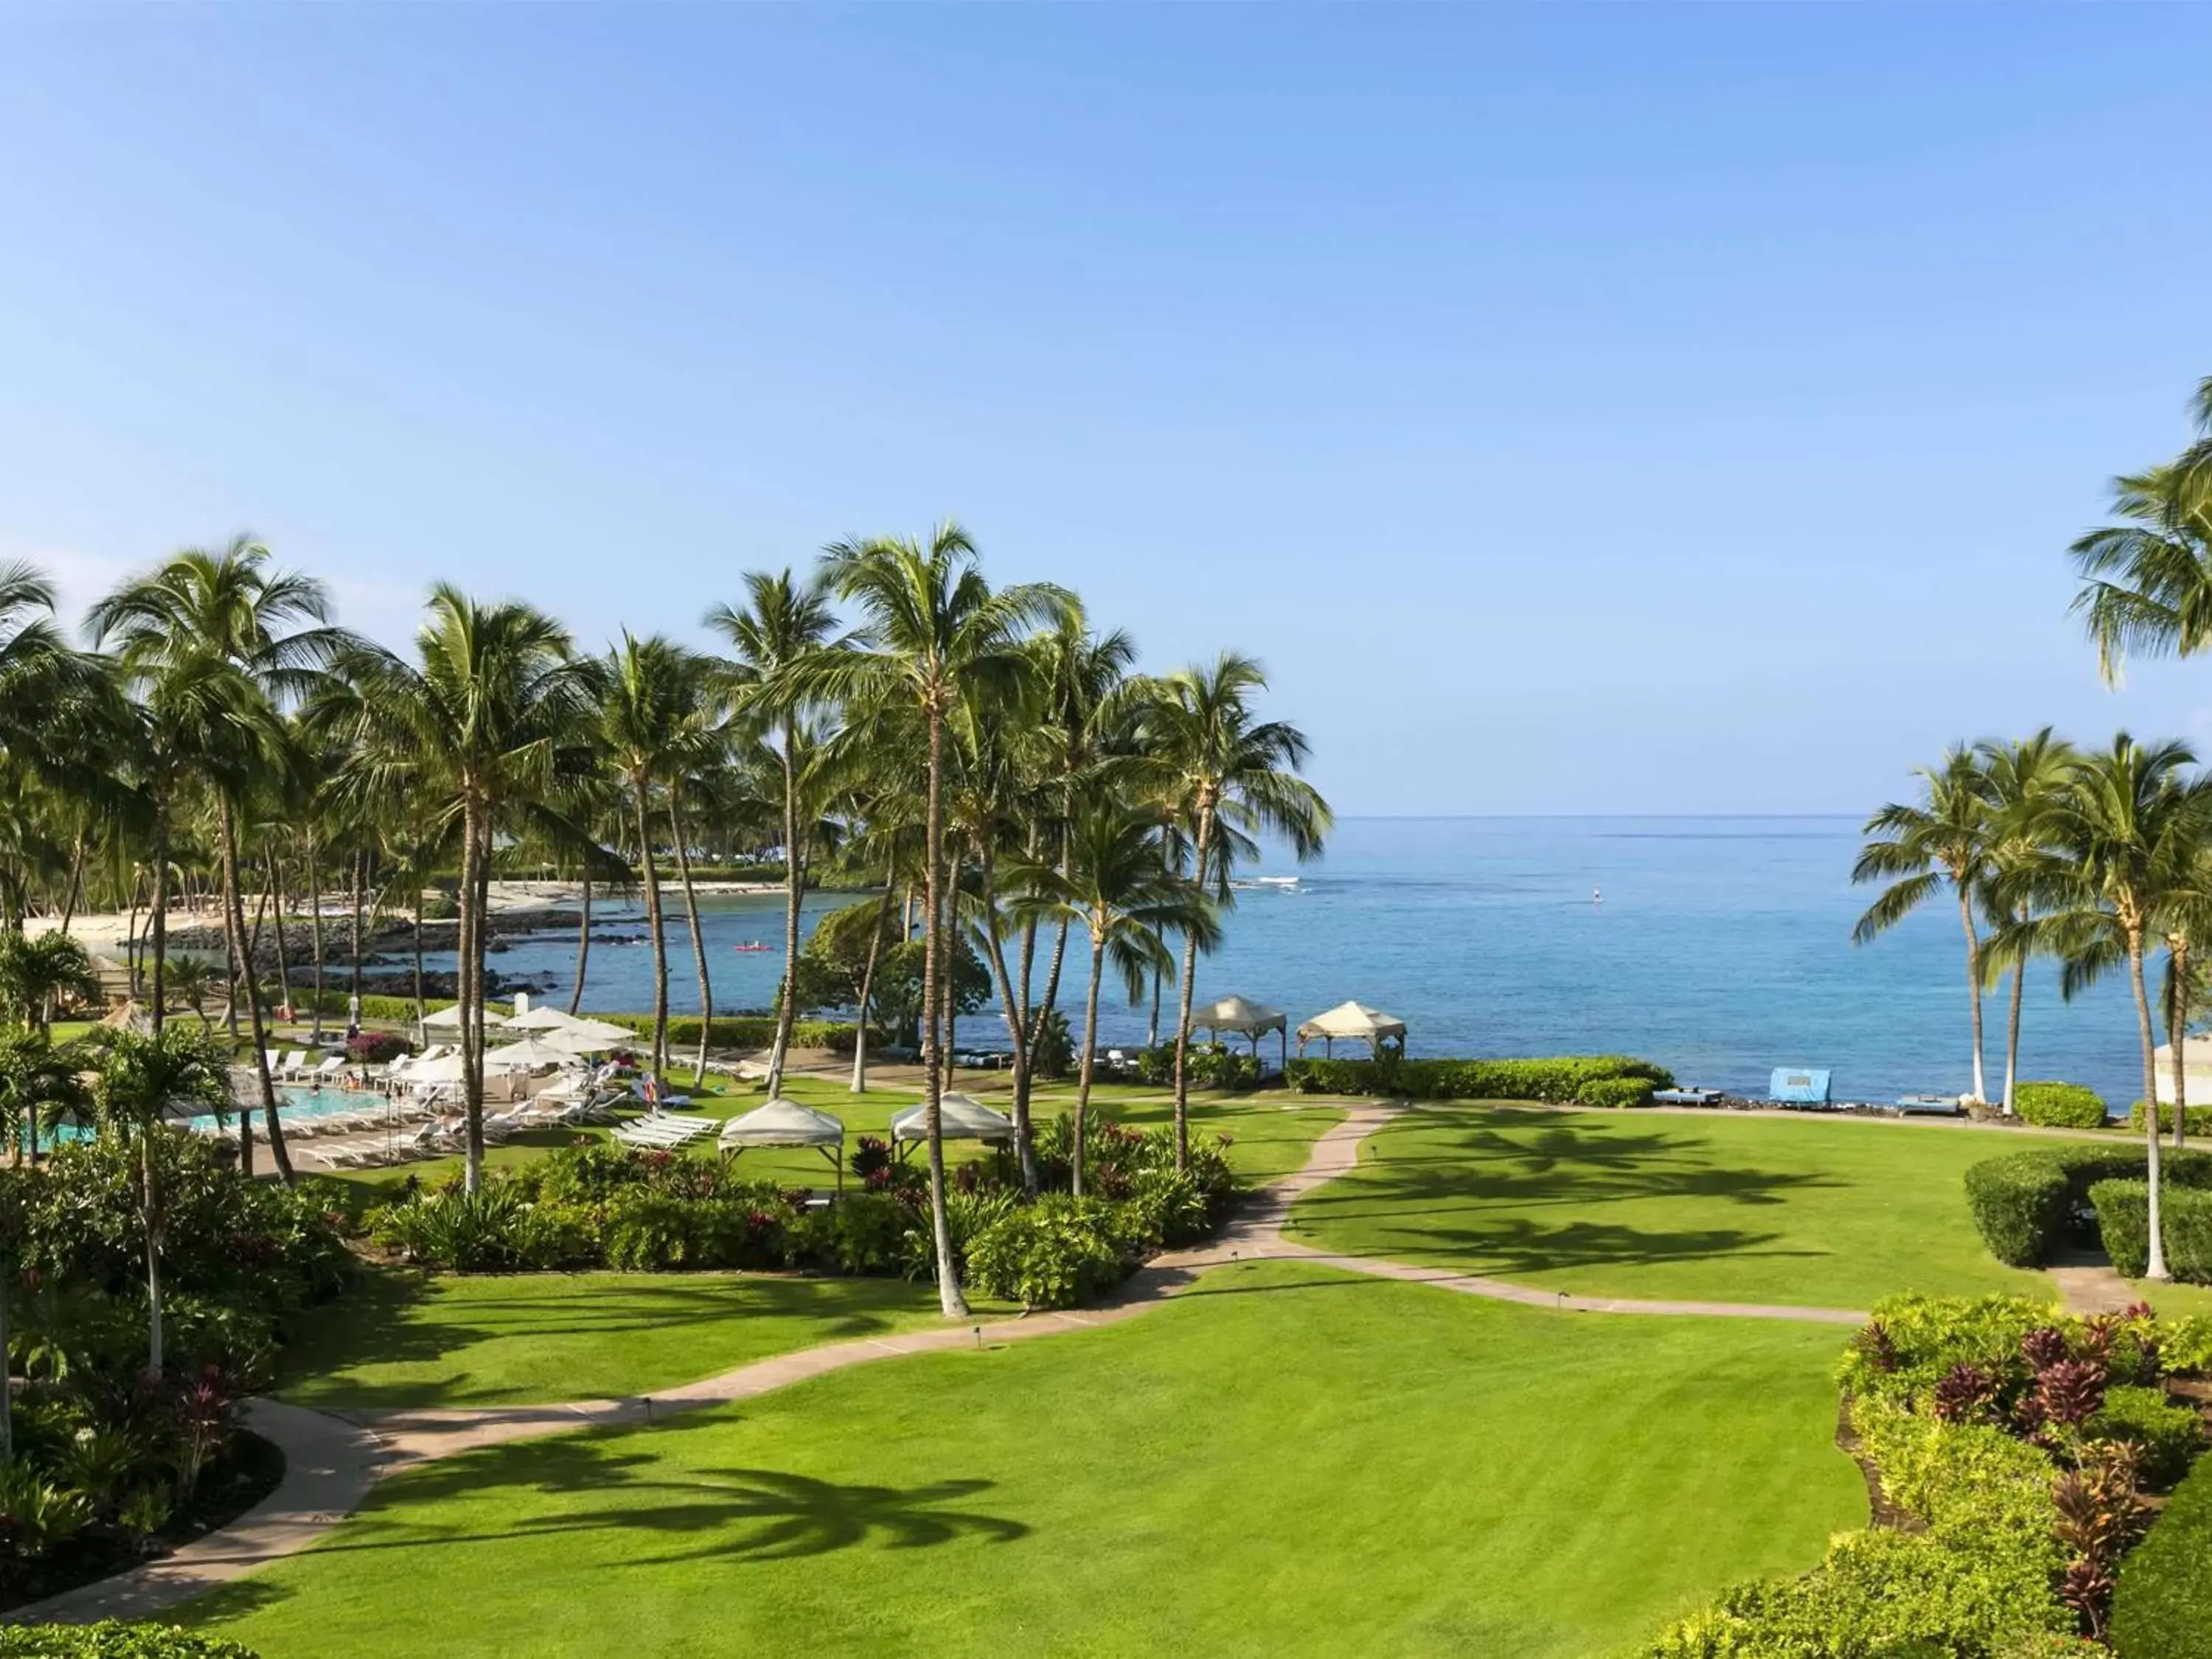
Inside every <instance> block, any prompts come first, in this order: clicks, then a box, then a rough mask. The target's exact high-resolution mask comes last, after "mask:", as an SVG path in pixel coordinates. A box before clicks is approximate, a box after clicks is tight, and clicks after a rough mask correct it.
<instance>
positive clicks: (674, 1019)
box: [592, 1014, 854, 1054]
mask: <svg viewBox="0 0 2212 1659" xmlns="http://www.w3.org/2000/svg"><path fill="white" fill-rule="evenodd" d="M592 1018H594V1019H603V1020H605V1021H606V1022H607V1023H608V1024H611V1025H626V1026H628V1027H629V1029H630V1030H633V1031H635V1032H636V1033H637V1034H638V1035H639V1036H641V1037H649V1036H652V1035H653V1016H652V1015H651V1014H594V1015H592ZM668 1041H669V1043H670V1045H671V1047H674V1048H690V1047H691V1046H692V1045H694V1044H696V1042H698V1041H699V1016H698V1015H696V1014H672V1015H671V1016H670V1017H669V1020H668ZM791 1041H792V1045H793V1047H794V1048H827V1049H829V1050H831V1051H832V1052H833V1053H836V1054H851V1053H852V1052H853V1042H854V1027H853V1026H852V1025H851V1024H848V1023H844V1022H840V1021H836V1020H826V1019H801V1020H794V1021H793V1023H792V1027H791ZM772 1042H775V1016H774V1015H772V1014H728V1015H717V1016H716V1017H715V1018H714V1031H713V1033H712V1034H711V1035H710V1036H708V1044H709V1045H710V1046H711V1047H714V1048H767V1047H768V1046H769V1044H770V1043H772Z"/></svg>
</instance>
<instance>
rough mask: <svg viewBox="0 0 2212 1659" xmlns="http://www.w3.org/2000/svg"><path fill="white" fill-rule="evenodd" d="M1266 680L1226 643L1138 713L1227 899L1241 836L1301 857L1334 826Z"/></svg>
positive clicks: (1199, 865) (1183, 1155) (1180, 1090)
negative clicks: (1260, 704) (1268, 716)
mask: <svg viewBox="0 0 2212 1659" xmlns="http://www.w3.org/2000/svg"><path fill="white" fill-rule="evenodd" d="M1264 690H1267V673H1266V671H1265V670H1263V669H1262V668H1261V666H1260V665H1259V664H1258V663H1257V662H1255V661H1254V660H1253V659H1251V658H1249V657H1244V656H1240V655H1238V654H1237V653H1235V652H1231V651H1225V652H1223V653H1221V654H1220V655H1219V656H1218V658H1216V659H1214V661H1213V662H1212V665H1208V666H1202V667H1191V668H1186V669H1182V670H1181V671H1178V672H1176V673H1174V674H1170V675H1169V676H1168V677H1167V678H1164V679H1163V680H1160V681H1158V682H1156V683H1155V684H1154V687H1153V689H1152V696H1150V698H1149V699H1148V700H1147V704H1146V708H1145V710H1144V712H1143V714H1141V715H1140V716H1139V720H1140V732H1141V736H1140V737H1139V748H1140V750H1142V751H1143V753H1144V755H1145V759H1146V763H1147V764H1148V765H1149V766H1150V767H1152V768H1153V769H1156V770H1157V771H1158V773H1159V774H1160V775H1162V777H1163V780H1164V783H1165V786H1166V790H1165V793H1166V796H1167V799H1169V800H1170V802H1171V803H1172V805H1173V809H1174V811H1175V813H1176V818H1177V820H1178V827H1179V828H1180V829H1181V830H1182V833H1183V834H1184V836H1186V837H1187V838H1188V842H1189V844H1190V846H1191V848H1193V849H1194V858H1195V860H1196V869H1195V871H1194V875H1193V880H1194V882H1195V884H1197V886H1198V887H1199V888H1200V890H1203V891H1205V892H1207V893H1209V894H1211V895H1213V896H1215V897H1216V898H1218V899H1219V900H1222V901H1224V902H1226V900H1227V897H1228V893H1229V875H1230V867H1231V862H1232V860H1233V859H1234V857H1235V855H1236V852H1237V846H1238V843H1239V842H1240V840H1242V839H1243V838H1245V837H1249V836H1251V835H1253V834H1255V833H1261V832H1264V833H1268V834H1273V835H1275V836H1280V837H1282V838H1283V839H1284V840H1285V841H1286V842H1289V843H1290V847H1291V852H1292V853H1293V854H1295V855H1296V856H1297V858H1298V859H1299V860H1306V859H1310V858H1313V857H1316V855H1318V854H1319V853H1320V852H1321V849H1322V841H1323V839H1324V838H1325V837H1326V836H1328V831H1329V828H1330V816H1329V810H1328V802H1327V801H1325V800H1323V799H1322V798H1321V795H1320V793H1319V792H1318V791H1316V789H1315V788H1314V787H1313V786H1312V785H1311V784H1310V783H1308V782H1306V781H1304V779H1303V778H1301V777H1299V776H1298V775H1297V771H1298V768H1299V767H1300V766H1301V765H1303V764H1304V761H1305V757H1306V739H1305V736H1304V733H1303V732H1300V731H1299V730H1298V728H1297V726H1292V725H1290V724H1289V723H1288V722H1286V721H1283V720H1259V719H1256V718H1255V715H1254V714H1253V711H1252V698H1253V696H1255V694H1256V693H1259V692H1261V691H1264ZM1199 944H1200V940H1199V939H1198V937H1197V936H1196V935H1194V934H1189V933H1186V934H1185V935H1184V936H1183V941H1182V980H1181V984H1180V986H1179V987H1178V990H1177V1014H1176V1065H1175V1130H1176V1167H1177V1168H1178V1169H1182V1168H1186V1167H1188V1164H1189V1161H1190V1005H1191V995H1192V992H1193V989H1194V987H1195V985H1196V982H1197V977H1198V951H1199Z"/></svg>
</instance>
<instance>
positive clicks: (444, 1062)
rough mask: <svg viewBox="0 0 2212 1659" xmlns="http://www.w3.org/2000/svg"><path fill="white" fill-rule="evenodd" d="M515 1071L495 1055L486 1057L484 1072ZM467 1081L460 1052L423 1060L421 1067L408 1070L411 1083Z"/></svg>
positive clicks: (410, 1067) (412, 1067)
mask: <svg viewBox="0 0 2212 1659" xmlns="http://www.w3.org/2000/svg"><path fill="white" fill-rule="evenodd" d="M514 1069H515V1068H514V1067H513V1066H512V1065H510V1064H508V1063H507V1061H506V1060H501V1059H499V1058H498V1057H497V1056H496V1055H495V1054H486V1055H485V1056H484V1070H485V1072H487V1073H491V1072H511V1071H513V1070H514ZM466 1079H467V1073H465V1072H464V1071H463V1070H462V1069H461V1055H460V1053H459V1050H456V1051H455V1052H453V1054H447V1055H444V1056H443V1057H441V1058H440V1059H437V1060H423V1061H422V1062H421V1063H420V1064H419V1065H415V1066H409V1067H408V1068H407V1080H408V1082H410V1083H460V1082H464V1081H465V1080H466Z"/></svg>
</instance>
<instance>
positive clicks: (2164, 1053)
mask: <svg viewBox="0 0 2212 1659" xmlns="http://www.w3.org/2000/svg"><path fill="white" fill-rule="evenodd" d="M2181 1070H2182V1083H2183V1085H2185V1087H2186V1088H2187V1089H2188V1091H2189V1103H2190V1105H2191V1107H2197V1106H2202V1105H2204V1104H2206V1103H2208V1102H2212V1037H2184V1038H2183V1039H2182V1047H2181ZM2158 1099H2159V1103H2160V1105H2162V1106H2171V1105H2172V1104H2173V1045H2172V1043H2171V1042H2162V1043H2160V1045H2159V1048H2158Z"/></svg>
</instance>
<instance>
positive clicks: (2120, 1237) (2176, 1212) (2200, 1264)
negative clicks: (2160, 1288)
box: [2089, 1181, 2212, 1285]
mask: <svg viewBox="0 0 2212 1659" xmlns="http://www.w3.org/2000/svg"><path fill="white" fill-rule="evenodd" d="M2089 1201H2090V1202H2091V1203H2092V1204H2093V1205H2095V1206H2096V1209H2097V1230H2098V1231H2099V1232H2100V1233H2101V1234H2102V1235H2103V1236H2104V1240H2105V1249H2106V1253H2107V1254H2108V1255H2111V1257H2112V1266H2113V1267H2117V1268H2118V1270H2119V1271H2120V1273H2121V1275H2122V1276H2123V1277H2124V1278H2128V1279H2140V1278H2142V1275H2143V1272H2144V1269H2145V1268H2146V1267H2148V1266H2149V1263H2150V1187H2149V1184H2148V1182H2141V1181H2100V1182H2098V1183H2097V1184H2096V1185H2095V1186H2094V1187H2092V1188H2090V1189H2089ZM2159 1220H2160V1232H2161V1233H2162V1234H2163V1235H2164V1242H2165V1244H2166V1271H2167V1272H2168V1273H2172V1275H2173V1277H2174V1278H2176V1279H2183V1280H2185V1281H2187V1282H2188V1283H2191V1284H2194V1285H2212V1192H2203V1191H2200V1190H2197V1189H2195V1188H2188V1187H2182V1186H2178V1185H2169V1184H2164V1183H2161V1188H2160V1193H2159Z"/></svg>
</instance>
